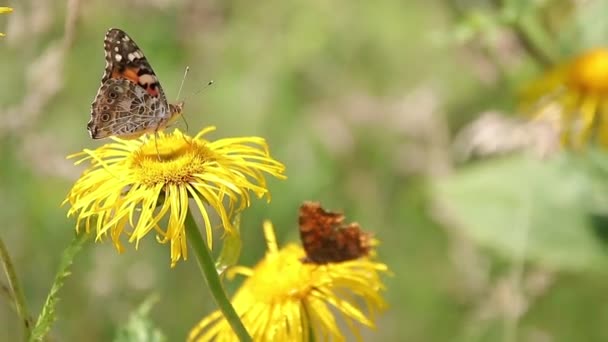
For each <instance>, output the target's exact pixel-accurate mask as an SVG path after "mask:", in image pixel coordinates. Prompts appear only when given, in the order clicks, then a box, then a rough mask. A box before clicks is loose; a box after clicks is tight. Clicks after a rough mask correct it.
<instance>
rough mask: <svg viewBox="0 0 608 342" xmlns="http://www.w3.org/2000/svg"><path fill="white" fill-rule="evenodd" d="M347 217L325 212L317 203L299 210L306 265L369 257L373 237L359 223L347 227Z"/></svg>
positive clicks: (308, 204) (305, 203)
mask: <svg viewBox="0 0 608 342" xmlns="http://www.w3.org/2000/svg"><path fill="white" fill-rule="evenodd" d="M344 219H345V217H344V215H343V214H339V213H333V212H330V211H325V210H324V209H323V208H322V207H321V204H320V203H318V202H304V203H303V204H302V205H301V206H300V212H299V226H300V239H301V240H302V246H303V247H304V251H305V252H306V257H305V258H304V259H303V261H304V262H305V263H313V264H327V263H332V262H344V261H349V260H354V259H358V258H361V257H363V256H366V255H368V254H369V252H370V250H371V240H372V239H371V234H369V233H367V232H364V231H362V230H361V228H360V227H359V224H357V223H350V224H348V225H344V224H343V222H344Z"/></svg>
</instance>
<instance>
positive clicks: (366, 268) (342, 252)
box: [188, 203, 389, 342]
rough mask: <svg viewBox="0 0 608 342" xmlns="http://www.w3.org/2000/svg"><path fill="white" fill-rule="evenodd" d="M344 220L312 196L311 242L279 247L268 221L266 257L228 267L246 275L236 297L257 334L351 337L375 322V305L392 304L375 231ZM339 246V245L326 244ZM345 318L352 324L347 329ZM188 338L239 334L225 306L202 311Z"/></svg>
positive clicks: (305, 211) (306, 225)
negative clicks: (376, 254)
mask: <svg viewBox="0 0 608 342" xmlns="http://www.w3.org/2000/svg"><path fill="white" fill-rule="evenodd" d="M342 220H343V216H342V215H341V214H336V213H331V212H326V211H324V210H323V209H322V208H321V207H320V205H319V204H318V203H305V204H304V205H303V206H302V207H301V208H300V222H301V224H300V231H301V232H304V234H302V238H303V240H307V241H303V244H304V248H302V247H301V246H299V245H297V244H288V245H287V246H285V247H283V248H279V247H278V245H277V242H276V238H275V235H274V230H273V227H272V225H271V224H270V222H266V223H265V224H264V233H265V237H266V243H267V248H268V250H267V252H266V255H265V257H264V258H263V259H262V261H260V262H259V263H258V264H257V265H256V266H255V267H253V268H248V267H234V268H232V269H229V271H228V277H229V278H230V277H234V276H235V275H236V274H241V275H244V276H246V277H247V279H246V280H245V282H244V283H243V285H242V286H241V288H240V289H239V290H238V291H237V292H236V294H235V295H234V297H233V299H232V304H233V306H234V308H235V310H236V312H237V313H238V314H239V316H240V318H241V320H242V322H243V324H244V325H245V328H247V330H248V331H249V333H250V335H251V336H252V338H253V340H254V341H293V342H306V341H327V340H333V341H344V340H345V339H346V336H348V335H349V333H350V334H352V335H354V336H356V337H359V339H360V337H361V336H360V331H359V329H360V326H364V327H367V328H374V327H375V322H374V321H375V315H376V313H377V312H378V311H380V310H382V309H384V308H385V307H386V303H385V301H384V299H383V297H382V292H383V291H384V285H383V283H382V281H381V275H382V274H387V273H389V271H388V267H387V266H386V265H385V264H383V263H381V262H377V261H375V260H373V258H372V257H370V256H368V252H371V250H370V249H371V245H372V244H371V237H370V235H369V234H367V233H365V232H363V231H361V230H360V228H359V227H358V225H356V224H350V225H345V226H342V225H341V222H342ZM338 221H339V223H340V224H337V225H336V224H335V223H336V222H338ZM311 231H315V232H316V233H315V235H316V237H312V236H313V235H310V232H311ZM355 231H356V232H355ZM362 242H363V244H361V243H362ZM314 246H316V247H314ZM311 247H312V248H311ZM319 247H321V248H319ZM332 247H333V248H337V249H338V251H336V252H332V253H325V252H324V249H325V248H332ZM361 247H364V248H361ZM344 324H346V325H345V326H346V327H348V328H349V332H345V331H342V329H341V327H342V326H344ZM188 340H189V341H191V342H193V341H197V342H205V341H238V339H237V337H236V335H235V334H234V333H233V332H232V330H231V329H230V326H229V324H228V322H227V321H226V320H225V319H224V318H223V317H222V314H221V313H220V312H219V311H216V312H213V313H211V314H210V315H208V316H207V317H205V318H203V319H202V320H201V321H200V322H199V323H198V324H197V325H196V326H195V327H194V328H193V329H192V330H191V331H190V335H189V337H188Z"/></svg>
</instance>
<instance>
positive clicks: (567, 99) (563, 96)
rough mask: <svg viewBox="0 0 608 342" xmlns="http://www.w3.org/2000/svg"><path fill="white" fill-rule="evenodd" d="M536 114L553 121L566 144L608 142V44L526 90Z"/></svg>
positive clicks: (577, 145) (526, 97)
mask: <svg viewBox="0 0 608 342" xmlns="http://www.w3.org/2000/svg"><path fill="white" fill-rule="evenodd" d="M524 97H525V102H526V106H527V107H528V108H533V111H532V112H533V114H534V115H535V117H536V118H538V119H541V120H547V121H549V122H553V123H554V124H555V127H556V129H557V130H559V132H560V134H561V137H562V142H563V144H564V145H566V146H571V147H581V146H583V145H584V144H586V143H587V142H589V141H590V140H592V141H597V142H598V143H600V144H602V145H605V146H606V145H608V48H597V49H593V50H590V51H587V52H585V53H583V54H581V55H579V56H577V57H575V58H574V59H572V60H571V61H569V62H567V63H564V64H562V65H560V66H558V67H556V68H554V69H553V70H551V71H549V72H548V73H546V74H545V76H543V77H542V78H541V79H539V80H537V81H535V82H534V83H532V84H531V85H530V86H529V87H527V88H526V89H525V91H524Z"/></svg>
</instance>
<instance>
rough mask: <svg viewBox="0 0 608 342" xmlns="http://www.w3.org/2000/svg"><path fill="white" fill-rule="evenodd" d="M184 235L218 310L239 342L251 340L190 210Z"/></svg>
mask: <svg viewBox="0 0 608 342" xmlns="http://www.w3.org/2000/svg"><path fill="white" fill-rule="evenodd" d="M186 236H187V237H188V242H189V243H190V246H191V247H192V249H193V250H194V254H195V255H196V261H198V266H199V268H200V270H201V272H202V273H203V277H204V278H205V281H206V282H207V286H208V287H209V290H210V291H211V295H212V296H213V299H215V303H216V304H217V306H218V307H219V309H220V311H222V313H223V314H224V317H225V318H226V321H227V322H228V324H230V327H232V330H233V331H234V333H235V334H236V335H237V336H238V338H239V340H240V341H241V342H249V341H252V339H251V336H249V333H248V332H247V329H245V326H244V325H243V322H241V319H240V318H239V315H238V314H237V313H236V311H235V310H234V307H232V304H231V303H230V300H228V297H227V296H226V292H225V291H224V287H223V286H222V282H221V281H220V277H219V275H218V273H217V270H216V269H215V262H214V260H213V257H211V252H210V251H209V248H207V245H206V244H205V242H204V241H203V236H202V235H201V232H200V231H199V230H198V227H197V225H196V222H195V221H194V218H193V217H192V213H191V212H190V211H188V215H187V216H186Z"/></svg>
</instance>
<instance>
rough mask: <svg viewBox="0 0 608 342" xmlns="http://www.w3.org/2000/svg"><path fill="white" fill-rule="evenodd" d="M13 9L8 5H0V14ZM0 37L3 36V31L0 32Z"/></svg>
mask: <svg viewBox="0 0 608 342" xmlns="http://www.w3.org/2000/svg"><path fill="white" fill-rule="evenodd" d="M12 11H13V9H12V8H10V7H0V14H3V13H11V12H12ZM0 37H4V33H2V32H0Z"/></svg>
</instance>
